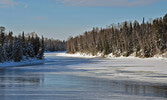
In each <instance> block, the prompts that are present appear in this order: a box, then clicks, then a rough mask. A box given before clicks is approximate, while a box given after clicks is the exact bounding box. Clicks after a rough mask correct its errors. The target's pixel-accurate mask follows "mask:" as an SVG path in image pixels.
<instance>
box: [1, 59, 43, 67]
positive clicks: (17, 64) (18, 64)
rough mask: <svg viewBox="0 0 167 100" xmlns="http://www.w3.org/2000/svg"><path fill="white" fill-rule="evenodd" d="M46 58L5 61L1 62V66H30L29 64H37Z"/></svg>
mask: <svg viewBox="0 0 167 100" xmlns="http://www.w3.org/2000/svg"><path fill="white" fill-rule="evenodd" d="M42 63H44V60H37V59H29V60H25V61H21V62H4V63H0V68H4V67H16V66H28V65H36V64H42Z"/></svg>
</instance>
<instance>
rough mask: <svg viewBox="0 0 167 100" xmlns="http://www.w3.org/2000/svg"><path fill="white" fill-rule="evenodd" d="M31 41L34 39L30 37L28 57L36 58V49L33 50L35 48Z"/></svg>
mask: <svg viewBox="0 0 167 100" xmlns="http://www.w3.org/2000/svg"><path fill="white" fill-rule="evenodd" d="M32 38H33V37H32ZM31 41H32V39H31V37H30V36H29V37H28V44H27V49H26V53H27V55H28V57H30V58H34V57H35V52H34V49H33V48H34V47H33V45H32V43H31Z"/></svg>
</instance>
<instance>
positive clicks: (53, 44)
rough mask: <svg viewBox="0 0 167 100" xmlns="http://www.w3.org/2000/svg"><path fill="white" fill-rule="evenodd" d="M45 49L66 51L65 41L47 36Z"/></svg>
mask: <svg viewBox="0 0 167 100" xmlns="http://www.w3.org/2000/svg"><path fill="white" fill-rule="evenodd" d="M44 43H45V51H51V52H53V51H65V49H66V47H65V41H61V40H55V39H48V38H45V40H44Z"/></svg>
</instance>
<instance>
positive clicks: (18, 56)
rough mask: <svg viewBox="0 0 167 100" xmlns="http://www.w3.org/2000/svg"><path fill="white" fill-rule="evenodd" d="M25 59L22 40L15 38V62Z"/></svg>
mask: <svg viewBox="0 0 167 100" xmlns="http://www.w3.org/2000/svg"><path fill="white" fill-rule="evenodd" d="M22 58H23V49H22V44H21V40H20V38H17V37H15V41H14V57H13V60H14V61H15V62H19V61H21V60H22Z"/></svg>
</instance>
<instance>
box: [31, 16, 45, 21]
mask: <svg viewBox="0 0 167 100" xmlns="http://www.w3.org/2000/svg"><path fill="white" fill-rule="evenodd" d="M31 18H32V19H36V20H43V19H47V17H44V16H33V17H31Z"/></svg>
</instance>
